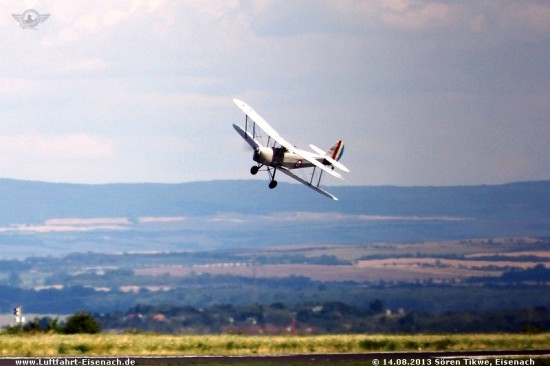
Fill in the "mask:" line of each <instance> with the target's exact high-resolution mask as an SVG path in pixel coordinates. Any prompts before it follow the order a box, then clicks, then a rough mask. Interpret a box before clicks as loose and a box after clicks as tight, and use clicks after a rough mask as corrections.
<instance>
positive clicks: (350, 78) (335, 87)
mask: <svg viewBox="0 0 550 366" xmlns="http://www.w3.org/2000/svg"><path fill="white" fill-rule="evenodd" d="M27 9H35V10H36V11H38V12H39V13H40V14H50V17H49V18H48V19H47V20H46V21H45V22H43V23H41V24H39V25H38V26H37V27H36V29H22V28H21V27H19V24H18V23H17V21H16V20H15V19H14V18H13V17H12V14H22V13H23V12H24V11H25V10H27ZM0 41H1V43H2V57H0V116H1V120H0V172H1V173H0V177H2V178H13V179H25V180H38V181H48V182H70V183H91V184H95V183H118V182H125V183H134V182H162V183H182V182H190V181H204V180H214V179H251V178H252V176H251V175H250V173H249V168H250V166H252V165H253V161H252V152H251V151H250V150H249V148H248V145H245V143H244V142H243V141H242V140H241V138H240V137H239V136H238V135H237V134H236V133H235V131H234V130H233V127H232V123H235V122H237V123H242V122H243V121H244V115H243V114H242V113H241V111H240V110H239V109H238V108H237V107H236V106H235V105H234V104H233V102H232V99H233V98H239V99H241V100H243V101H245V102H246V103H248V104H249V105H250V106H251V107H252V108H254V109H255V110H256V111H257V112H258V113H259V114H260V115H261V116H262V117H263V118H264V119H266V120H267V121H268V122H269V123H270V124H271V125H272V126H273V127H274V128H275V129H276V130H277V131H278V132H279V133H280V134H281V135H282V136H284V137H285V138H286V139H287V140H289V141H290V142H292V143H294V144H295V145H297V146H299V147H302V148H307V146H308V144H310V143H312V144H315V145H317V146H319V147H323V148H326V149H328V148H329V147H330V146H331V145H332V144H333V143H334V141H336V140H337V139H340V138H341V139H343V140H344V141H345V144H346V145H345V146H346V148H345V154H344V156H343V157H342V160H341V162H342V163H344V164H345V165H346V166H348V167H349V169H350V170H351V172H350V173H349V174H345V178H346V180H345V181H339V180H337V179H335V178H333V177H330V176H327V177H325V178H324V179H325V180H324V183H325V184H326V185H329V186H330V185H386V184H389V185H401V186H411V185H474V184H500V183H507V182H515V181H525V180H543V179H550V143H549V141H550V67H549V65H550V2H548V1H529V0H521V1H483V0H480V1H452V0H450V1H429V0H427V1H416V0H388V1H370V0H362V1H355V0H324V1H318V0H298V1H284V0H279V1H270V0H258V1H246V0H241V1H239V0H224V1H221V0H196V1H169V0H166V1H162V0H155V1H116V2H114V1H105V0H100V1H98V0H94V1H45V0H44V1H40V0H24V1H13V0H3V1H0ZM254 179H263V180H265V184H266V186H267V176H263V175H258V176H257V177H256V178H254ZM281 180H285V181H287V180H288V178H287V177H284V178H281Z"/></svg>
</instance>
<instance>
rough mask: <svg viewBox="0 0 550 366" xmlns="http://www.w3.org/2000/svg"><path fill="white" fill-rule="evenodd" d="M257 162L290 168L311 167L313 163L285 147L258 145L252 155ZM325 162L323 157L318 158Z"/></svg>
mask: <svg viewBox="0 0 550 366" xmlns="http://www.w3.org/2000/svg"><path fill="white" fill-rule="evenodd" d="M252 158H253V159H254V161H255V162H257V163H259V164H262V165H266V166H271V167H274V168H277V167H280V166H284V167H285V168H288V169H297V168H311V167H312V166H313V164H311V163H310V162H308V161H307V160H304V159H303V158H302V157H301V156H300V155H298V154H294V153H291V152H289V151H287V149H285V148H284V147H258V148H256V149H255V150H254V155H253V157H252ZM317 160H319V161H320V162H321V163H323V164H325V162H324V160H325V159H323V158H320V159H317Z"/></svg>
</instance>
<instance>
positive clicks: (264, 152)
mask: <svg viewBox="0 0 550 366" xmlns="http://www.w3.org/2000/svg"><path fill="white" fill-rule="evenodd" d="M252 158H253V159H254V161H255V162H257V163H260V164H263V165H270V164H271V163H272V162H273V149H272V148H269V147H258V148H256V150H254V156H253V157H252Z"/></svg>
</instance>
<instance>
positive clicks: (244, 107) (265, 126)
mask: <svg viewBox="0 0 550 366" xmlns="http://www.w3.org/2000/svg"><path fill="white" fill-rule="evenodd" d="M233 102H234V103H235V104H236V105H237V106H238V107H239V108H240V109H241V110H242V111H243V112H244V113H245V114H246V115H247V116H248V117H250V118H251V119H252V120H253V121H254V123H256V125H258V127H260V128H261V129H262V130H263V131H264V132H265V133H266V134H268V135H269V137H271V138H272V139H273V140H275V141H276V142H277V143H278V144H279V145H281V146H282V147H284V148H285V149H287V150H288V151H289V152H291V153H294V154H298V155H300V156H301V157H303V158H304V159H305V160H307V161H308V162H310V163H311V164H313V165H315V166H316V167H317V168H319V169H321V170H323V171H324V172H326V173H328V174H330V175H332V176H334V177H336V178H339V179H344V177H342V176H341V175H340V174H338V173H337V172H335V171H333V170H332V169H329V168H327V167H326V166H325V165H323V164H321V163H320V162H318V161H317V159H315V158H314V157H313V155H312V154H311V153H308V152H307V151H304V150H300V149H297V148H296V147H294V145H292V144H291V143H290V142H288V141H287V140H285V139H284V138H283V137H281V135H279V133H278V132H277V131H275V129H274V128H273V127H271V126H270V125H269V123H267V122H266V121H265V120H264V119H263V118H262V117H261V116H260V115H259V114H258V113H256V111H254V110H253V109H252V108H250V106H249V105H248V104H246V103H245V102H243V101H241V100H239V99H233Z"/></svg>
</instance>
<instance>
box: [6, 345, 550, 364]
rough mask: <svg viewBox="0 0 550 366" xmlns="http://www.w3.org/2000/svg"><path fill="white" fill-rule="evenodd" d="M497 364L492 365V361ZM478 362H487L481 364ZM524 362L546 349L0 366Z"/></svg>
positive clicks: (68, 360) (26, 360)
mask: <svg viewBox="0 0 550 366" xmlns="http://www.w3.org/2000/svg"><path fill="white" fill-rule="evenodd" d="M497 359H499V360H501V361H500V362H496V361H495V360H497ZM481 360H491V361H486V363H484V362H483V361H481ZM514 360H515V361H518V362H520V360H524V362H527V363H523V365H529V364H530V363H528V362H530V360H533V361H532V362H534V364H535V365H538V364H539V362H537V361H542V360H546V361H548V362H550V349H548V350H531V351H460V352H459V351H457V352H376V353H332V354H299V355H267V356H173V357H124V356H120V357H70V356H69V357H54V358H46V357H44V358H33V357H21V358H15V357H8V358H0V366H11V365H29V366H30V365H35V366H69V365H74V366H80V365H86V366H100V365H102V366H114V365H123V366H132V365H208V364H238V365H246V364H254V363H262V364H267V365H269V364H288V363H291V364H319V363H324V364H340V365H345V364H346V363H354V364H356V365H357V364H362V363H363V362H364V363H365V365H374V366H480V365H484V366H497V365H502V366H511V365H515V363H513V362H512V361H514Z"/></svg>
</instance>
